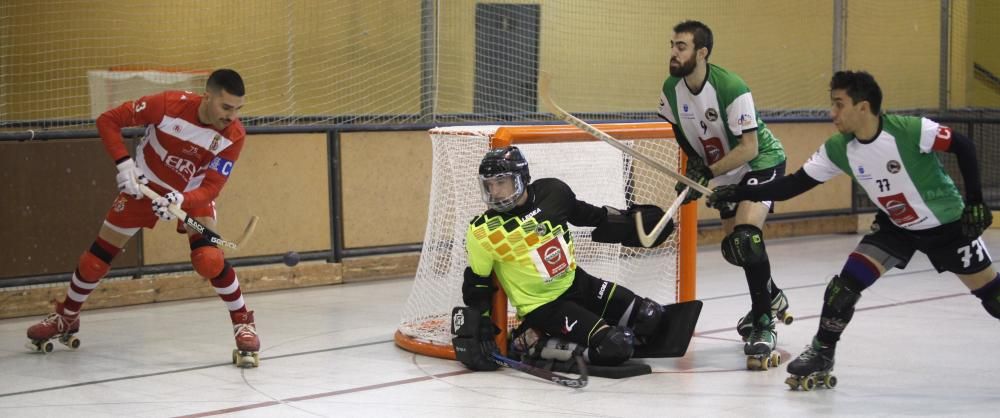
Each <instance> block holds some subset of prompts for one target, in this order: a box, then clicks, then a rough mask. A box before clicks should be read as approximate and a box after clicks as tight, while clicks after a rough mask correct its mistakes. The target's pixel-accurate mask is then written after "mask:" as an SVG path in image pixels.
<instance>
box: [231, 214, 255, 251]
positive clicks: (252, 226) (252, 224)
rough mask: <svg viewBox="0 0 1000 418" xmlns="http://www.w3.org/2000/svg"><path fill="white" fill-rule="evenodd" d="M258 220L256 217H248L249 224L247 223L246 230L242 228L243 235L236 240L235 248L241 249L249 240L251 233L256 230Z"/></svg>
mask: <svg viewBox="0 0 1000 418" xmlns="http://www.w3.org/2000/svg"><path fill="white" fill-rule="evenodd" d="M259 220H260V217H259V216H257V215H253V216H250V222H248V223H247V226H246V228H243V235H241V236H240V238H239V239H238V240H236V247H237V248H239V247H242V246H243V245H244V244H246V243H247V240H248V239H250V235H253V231H254V230H255V229H257V221H259Z"/></svg>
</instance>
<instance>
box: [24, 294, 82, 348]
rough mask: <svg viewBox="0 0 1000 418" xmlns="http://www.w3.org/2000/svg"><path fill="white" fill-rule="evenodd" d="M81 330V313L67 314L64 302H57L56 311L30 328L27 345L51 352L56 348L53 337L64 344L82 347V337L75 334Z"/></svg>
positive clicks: (70, 346)
mask: <svg viewBox="0 0 1000 418" xmlns="http://www.w3.org/2000/svg"><path fill="white" fill-rule="evenodd" d="M78 331H80V314H76V315H67V314H66V312H65V310H64V309H63V304H62V303H56V308H55V311H54V312H52V313H50V314H49V316H46V317H45V319H43V320H42V322H39V323H37V324H35V325H32V326H31V327H29V328H28V339H29V340H31V341H30V342H28V343H27V345H26V347H28V349H29V350H32V351H35V352H41V353H46V354H48V353H51V352H52V350H53V349H54V348H55V345H54V344H52V339H57V340H58V341H59V342H60V343H62V344H63V345H65V346H67V347H69V348H71V349H74V350H76V349H77V348H79V347H80V339H79V338H76V337H75V336H74V335H73V334H76V333H77V332H78Z"/></svg>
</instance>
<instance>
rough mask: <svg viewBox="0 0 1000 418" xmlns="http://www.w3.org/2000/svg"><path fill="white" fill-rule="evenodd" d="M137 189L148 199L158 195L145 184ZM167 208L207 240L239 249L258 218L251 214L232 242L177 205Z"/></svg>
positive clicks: (255, 225)
mask: <svg viewBox="0 0 1000 418" xmlns="http://www.w3.org/2000/svg"><path fill="white" fill-rule="evenodd" d="M139 190H140V191H142V194H144V195H146V197H148V198H149V199H150V200H154V199H157V198H159V197H160V194H159V193H156V192H155V191H153V189H150V188H149V187H148V186H146V185H145V184H139ZM167 210H168V211H170V213H171V214H173V215H174V216H176V217H177V219H183V220H184V225H185V226H187V227H188V228H191V229H192V230H194V231H196V232H198V233H199V234H201V235H203V236H205V238H208V240H209V241H210V242H211V243H213V244H215V245H220V246H223V247H226V248H229V249H233V250H238V249H240V247H242V246H243V244H245V243H246V241H247V239H248V238H250V235H251V234H253V231H254V229H255V228H256V227H257V220H258V219H259V218H258V217H257V216H256V215H254V216H251V217H250V222H249V223H247V226H246V228H244V229H243V235H242V236H240V239H239V240H237V241H236V242H233V241H227V240H224V239H222V236H221V235H219V234H217V233H216V232H215V231H213V230H211V229H209V228H208V227H207V226H205V224H203V223H201V222H198V220H196V219H194V218H192V217H190V216H188V214H187V212H184V210H183V209H181V208H179V207H177V205H174V204H171V205H170V206H167Z"/></svg>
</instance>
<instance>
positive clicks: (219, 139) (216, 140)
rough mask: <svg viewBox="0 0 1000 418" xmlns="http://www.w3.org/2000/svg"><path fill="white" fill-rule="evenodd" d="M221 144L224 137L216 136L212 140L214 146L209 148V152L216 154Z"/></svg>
mask: <svg viewBox="0 0 1000 418" xmlns="http://www.w3.org/2000/svg"><path fill="white" fill-rule="evenodd" d="M221 142H222V137H221V136H218V135H216V136H215V137H214V138H212V145H210V146H209V147H208V150H209V151H212V152H215V150H217V149H219V143H221Z"/></svg>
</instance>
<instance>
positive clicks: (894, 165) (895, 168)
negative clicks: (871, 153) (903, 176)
mask: <svg viewBox="0 0 1000 418" xmlns="http://www.w3.org/2000/svg"><path fill="white" fill-rule="evenodd" d="M902 168H903V166H902V165H901V164H899V161H896V160H889V162H887V163H885V169H886V170H889V172H890V173H892V174H896V173H898V172H899V170H901V169H902Z"/></svg>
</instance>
